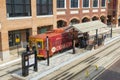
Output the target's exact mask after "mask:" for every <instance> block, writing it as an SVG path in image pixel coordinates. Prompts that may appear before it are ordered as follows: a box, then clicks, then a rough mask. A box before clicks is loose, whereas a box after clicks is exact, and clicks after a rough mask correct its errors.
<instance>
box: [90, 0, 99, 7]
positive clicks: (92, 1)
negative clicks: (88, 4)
mask: <svg viewBox="0 0 120 80" xmlns="http://www.w3.org/2000/svg"><path fill="white" fill-rule="evenodd" d="M93 5H94V0H92V7H93V8H99V0H98V5H97V7H94V6H93Z"/></svg>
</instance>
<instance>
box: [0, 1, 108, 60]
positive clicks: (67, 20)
mask: <svg viewBox="0 0 120 80" xmlns="http://www.w3.org/2000/svg"><path fill="white" fill-rule="evenodd" d="M107 3H108V1H107V0H0V59H2V60H5V59H8V58H9V57H10V56H11V53H10V51H11V50H12V49H15V48H16V42H15V40H16V37H18V38H19V39H20V43H19V47H24V46H26V43H27V41H28V38H29V36H30V35H35V34H41V33H44V32H46V31H49V30H52V29H54V28H60V27H65V26H69V25H71V24H75V23H82V22H86V21H92V20H100V19H101V21H102V22H104V23H106V21H107V20H106V19H107V10H108V8H107Z"/></svg>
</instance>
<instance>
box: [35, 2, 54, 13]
mask: <svg viewBox="0 0 120 80" xmlns="http://www.w3.org/2000/svg"><path fill="white" fill-rule="evenodd" d="M52 14H53V0H37V15H52Z"/></svg>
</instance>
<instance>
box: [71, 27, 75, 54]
mask: <svg viewBox="0 0 120 80" xmlns="http://www.w3.org/2000/svg"><path fill="white" fill-rule="evenodd" d="M74 31H75V29H74V28H73V34H72V36H73V39H72V47H73V54H75V35H74V34H75V33H74Z"/></svg>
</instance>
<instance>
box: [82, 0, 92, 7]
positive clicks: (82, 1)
mask: <svg viewBox="0 0 120 80" xmlns="http://www.w3.org/2000/svg"><path fill="white" fill-rule="evenodd" d="M83 1H85V0H82V8H90V0H89V5H88V7H84V3H83Z"/></svg>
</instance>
